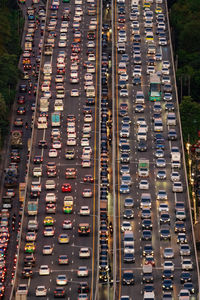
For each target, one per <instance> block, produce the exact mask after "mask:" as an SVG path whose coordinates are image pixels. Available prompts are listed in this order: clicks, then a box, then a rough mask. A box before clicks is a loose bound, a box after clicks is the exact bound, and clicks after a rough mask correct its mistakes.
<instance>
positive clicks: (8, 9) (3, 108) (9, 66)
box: [0, 0, 22, 148]
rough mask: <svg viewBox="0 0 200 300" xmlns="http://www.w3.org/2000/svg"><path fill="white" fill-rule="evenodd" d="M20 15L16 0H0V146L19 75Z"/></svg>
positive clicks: (5, 131)
mask: <svg viewBox="0 0 200 300" xmlns="http://www.w3.org/2000/svg"><path fill="white" fill-rule="evenodd" d="M20 15H21V14H20V11H19V8H18V5H17V0H1V1H0V92H1V94H0V148H1V146H2V141H3V138H4V137H5V135H6V133H7V126H8V112H9V111H10V107H11V105H12V103H13V101H14V99H15V90H16V84H17V80H18V78H19V76H20V71H19V70H18V60H19V55H20V53H21V47H20V35H19V29H20V24H21V23H22V22H21V21H22V18H21V17H20Z"/></svg>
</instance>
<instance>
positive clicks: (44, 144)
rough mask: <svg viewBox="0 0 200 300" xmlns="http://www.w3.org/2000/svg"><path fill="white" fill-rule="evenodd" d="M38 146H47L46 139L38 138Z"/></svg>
mask: <svg viewBox="0 0 200 300" xmlns="http://www.w3.org/2000/svg"><path fill="white" fill-rule="evenodd" d="M38 147H39V148H45V149H46V148H47V141H46V140H40V141H39V142H38Z"/></svg>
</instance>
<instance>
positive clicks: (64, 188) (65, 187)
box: [62, 183, 72, 193]
mask: <svg viewBox="0 0 200 300" xmlns="http://www.w3.org/2000/svg"><path fill="white" fill-rule="evenodd" d="M71 190H72V186H71V184H69V183H63V185H62V192H64V193H65V192H71Z"/></svg>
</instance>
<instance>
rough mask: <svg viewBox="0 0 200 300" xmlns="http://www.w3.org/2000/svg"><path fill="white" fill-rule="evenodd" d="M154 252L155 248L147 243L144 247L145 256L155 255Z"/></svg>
mask: <svg viewBox="0 0 200 300" xmlns="http://www.w3.org/2000/svg"><path fill="white" fill-rule="evenodd" d="M153 254H154V250H153V247H152V245H151V244H147V245H145V246H144V248H143V256H145V257H146V256H149V255H153Z"/></svg>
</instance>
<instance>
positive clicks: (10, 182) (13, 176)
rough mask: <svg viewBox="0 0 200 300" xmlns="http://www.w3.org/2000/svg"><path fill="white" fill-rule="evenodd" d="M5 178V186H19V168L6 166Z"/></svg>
mask: <svg viewBox="0 0 200 300" xmlns="http://www.w3.org/2000/svg"><path fill="white" fill-rule="evenodd" d="M4 172H5V179H4V186H5V187H6V188H13V187H16V186H17V177H18V171H17V168H15V167H12V168H6V169H5V171H4Z"/></svg>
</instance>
